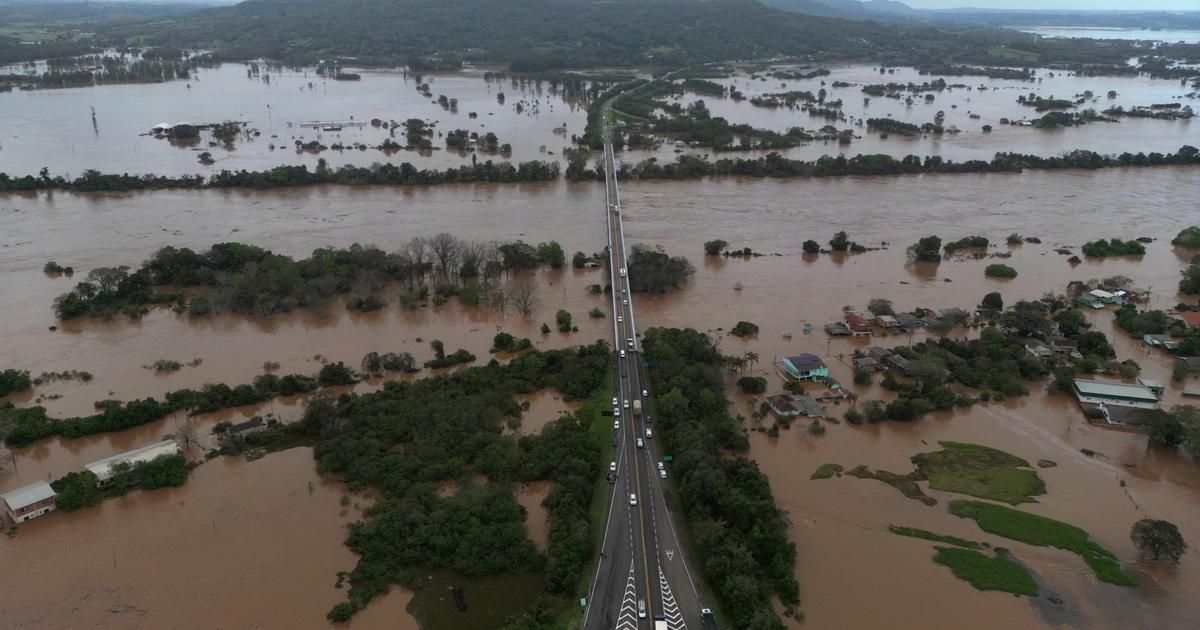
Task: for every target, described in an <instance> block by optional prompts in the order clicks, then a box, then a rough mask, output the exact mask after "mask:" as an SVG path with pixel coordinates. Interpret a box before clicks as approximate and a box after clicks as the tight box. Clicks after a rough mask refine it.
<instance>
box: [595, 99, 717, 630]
mask: <svg viewBox="0 0 1200 630" xmlns="http://www.w3.org/2000/svg"><path fill="white" fill-rule="evenodd" d="M603 116H604V170H605V186H606V189H605V200H606V204H605V212H606V214H607V216H608V221H607V223H608V246H609V247H608V249H609V274H610V283H611V286H612V287H613V290H612V294H611V297H612V312H613V318H612V326H613V340H614V343H615V352H616V353H617V360H616V370H615V371H614V375H613V378H614V380H615V383H616V388H615V391H616V392H617V394H616V400H615V401H614V402H615V403H616V404H615V406H614V410H613V411H614V414H613V421H614V425H613V446H614V449H613V458H614V461H613V464H612V465H610V470H612V467H613V466H615V479H613V478H612V477H611V476H610V481H612V483H611V484H610V486H609V487H610V490H611V496H610V497H609V507H608V517H607V519H606V521H605V526H604V538H603V542H602V546H601V557H600V563H599V565H598V567H597V569H596V574H595V577H594V579H593V584H592V590H591V593H590V594H589V597H588V603H587V609H586V611H585V613H584V624H583V627H584V629H585V630H589V629H593V628H595V629H603V630H636V629H640V628H651V629H653V630H684V629H686V628H692V629H694V630H706V629H707V628H715V627H716V626H715V625H709V626H704V625H703V624H704V623H705V621H707V622H708V623H710V624H712V622H711V619H709V620H703V619H702V615H701V611H702V610H704V609H705V606H704V605H703V603H702V601H701V596H700V593H699V591H698V589H697V587H696V584H695V580H694V579H693V576H692V573H691V568H690V567H689V565H688V562H687V559H686V558H685V557H684V556H685V554H684V551H683V548H682V546H681V545H680V544H679V539H678V537H677V535H676V525H675V523H674V520H673V515H672V512H671V510H670V509H669V507H670V504H669V503H668V501H667V498H668V497H669V496H670V492H671V490H670V485H669V479H667V477H669V476H670V473H671V468H670V464H669V463H666V462H664V460H663V458H662V453H660V452H659V449H658V448H657V440H655V439H654V438H653V430H654V424H653V418H652V413H653V411H652V410H651V408H650V394H651V392H650V385H649V383H648V381H647V379H646V373H645V367H646V366H645V364H644V362H643V360H642V354H641V345H640V339H639V337H638V330H637V323H636V321H637V320H636V318H635V316H634V303H633V295H632V293H631V292H630V291H629V278H628V274H627V272H626V270H627V269H628V258H627V255H628V249H627V247H626V244H625V233H624V227H623V225H622V212H623V211H622V209H621V200H620V186H619V185H618V183H617V177H616V157H615V154H614V151H613V146H612V140H611V135H610V129H609V124H608V122H609V119H608V116H609V112H608V107H607V104H606V106H605V107H604V112H603ZM637 401H640V404H641V406H642V410H643V411H642V413H641V414H640V415H639V414H637V413H635V411H636V407H637ZM660 466H661V468H660ZM612 474H614V473H610V475H612ZM643 613H644V616H643Z"/></svg>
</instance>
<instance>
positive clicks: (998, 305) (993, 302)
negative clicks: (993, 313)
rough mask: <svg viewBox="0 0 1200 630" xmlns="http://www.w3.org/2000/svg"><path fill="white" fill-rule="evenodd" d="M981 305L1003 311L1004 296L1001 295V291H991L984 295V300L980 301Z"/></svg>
mask: <svg viewBox="0 0 1200 630" xmlns="http://www.w3.org/2000/svg"><path fill="white" fill-rule="evenodd" d="M979 305H980V306H982V307H983V308H990V309H995V310H997V311H1002V310H1004V298H1003V297H1001V296H1000V293H999V292H997V291H992V292H991V293H988V294H987V295H985V296H983V300H982V301H980V302H979Z"/></svg>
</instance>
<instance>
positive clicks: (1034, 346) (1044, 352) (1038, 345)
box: [1025, 339, 1054, 359]
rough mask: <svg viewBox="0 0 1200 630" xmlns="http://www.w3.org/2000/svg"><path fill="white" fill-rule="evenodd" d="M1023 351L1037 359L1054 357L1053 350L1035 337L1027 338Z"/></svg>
mask: <svg viewBox="0 0 1200 630" xmlns="http://www.w3.org/2000/svg"><path fill="white" fill-rule="evenodd" d="M1025 352H1027V353H1029V354H1031V355H1033V356H1034V357H1036V358H1039V359H1053V358H1054V350H1052V349H1051V348H1050V346H1048V345H1046V344H1044V343H1042V342H1041V341H1038V340H1037V339H1027V340H1026V341H1025Z"/></svg>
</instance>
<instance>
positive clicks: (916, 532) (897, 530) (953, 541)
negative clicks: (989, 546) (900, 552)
mask: <svg viewBox="0 0 1200 630" xmlns="http://www.w3.org/2000/svg"><path fill="white" fill-rule="evenodd" d="M888 531H889V532H892V533H893V534H896V535H897V536H908V537H909V538H920V539H921V540H932V541H933V542H940V543H946V544H948V545H955V546H958V547H964V548H966V549H982V548H983V543H977V542H975V541H973V540H967V539H966V538H959V537H958V536H947V535H945V534H935V533H933V532H931V531H928V530H925V529H918V528H916V527H901V526H899V525H888Z"/></svg>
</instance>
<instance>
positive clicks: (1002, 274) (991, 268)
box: [983, 263, 1017, 278]
mask: <svg viewBox="0 0 1200 630" xmlns="http://www.w3.org/2000/svg"><path fill="white" fill-rule="evenodd" d="M983 275H985V276H987V277H989V278H1016V277H1017V270H1016V269H1013V268H1012V267H1009V266H1008V265H1001V264H999V263H997V264H994V265H988V266H987V267H986V268H984V270H983Z"/></svg>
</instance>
